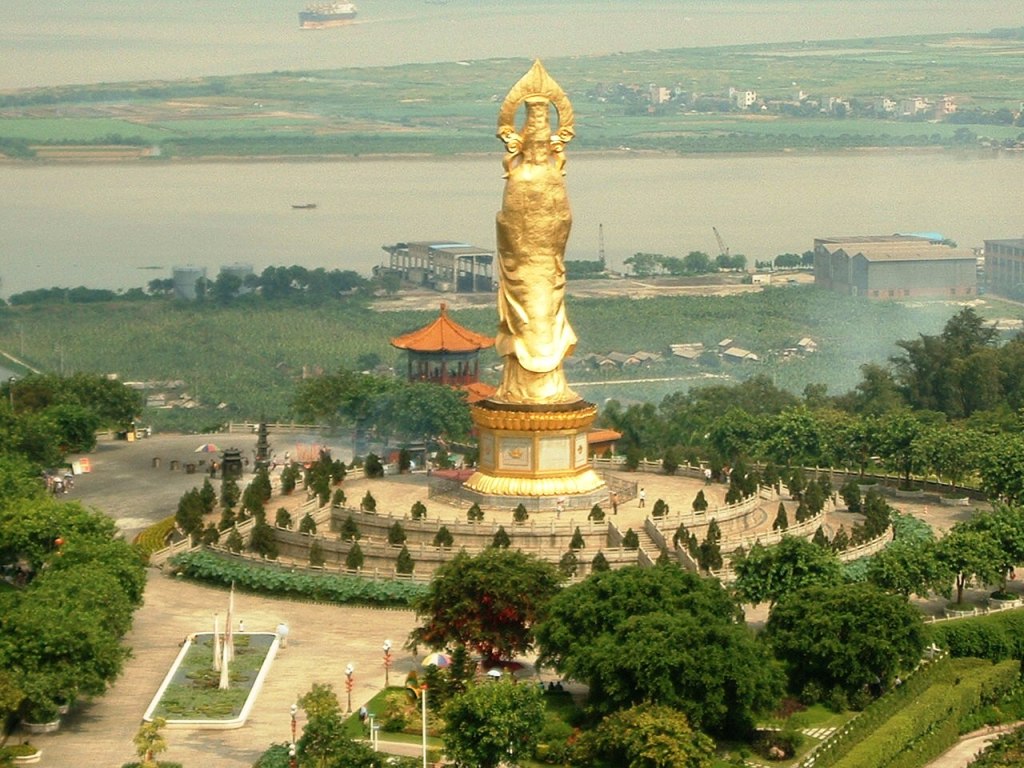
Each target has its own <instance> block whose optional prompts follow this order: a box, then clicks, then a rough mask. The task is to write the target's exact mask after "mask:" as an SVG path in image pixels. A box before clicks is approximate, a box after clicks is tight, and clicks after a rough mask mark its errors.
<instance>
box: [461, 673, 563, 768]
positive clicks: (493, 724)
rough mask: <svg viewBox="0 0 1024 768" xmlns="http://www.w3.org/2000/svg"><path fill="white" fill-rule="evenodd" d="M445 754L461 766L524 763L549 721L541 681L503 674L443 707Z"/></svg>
mask: <svg viewBox="0 0 1024 768" xmlns="http://www.w3.org/2000/svg"><path fill="white" fill-rule="evenodd" d="M443 715H444V721H445V729H444V734H443V736H442V738H443V740H444V748H445V755H446V756H447V757H448V758H449V759H450V760H452V761H453V762H454V763H455V765H456V766H457V768H498V766H500V765H509V766H514V765H519V761H520V759H521V758H523V757H527V756H529V755H530V754H532V752H533V747H534V745H535V744H536V741H537V736H538V733H539V732H540V728H541V725H542V724H543V722H544V697H543V694H542V693H541V691H540V689H539V688H538V687H537V686H535V685H526V684H518V683H516V681H514V680H512V679H511V678H507V677H505V678H502V679H500V680H496V681H488V682H483V683H478V684H476V685H471V686H470V687H469V688H468V689H466V691H464V692H463V693H460V694H458V695H456V696H454V697H453V698H452V699H451V700H450V701H449V702H448V703H447V704H446V705H445V707H444V710H443Z"/></svg>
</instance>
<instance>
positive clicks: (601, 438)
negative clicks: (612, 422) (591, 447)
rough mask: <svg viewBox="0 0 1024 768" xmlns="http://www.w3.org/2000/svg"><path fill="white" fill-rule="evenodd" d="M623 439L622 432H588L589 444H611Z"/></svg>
mask: <svg viewBox="0 0 1024 768" xmlns="http://www.w3.org/2000/svg"><path fill="white" fill-rule="evenodd" d="M620 437H622V433H621V432H616V431H615V430H614V429H592V430H590V431H589V432H587V442H588V443H611V442H614V441H616V440H618V439H619V438H620Z"/></svg>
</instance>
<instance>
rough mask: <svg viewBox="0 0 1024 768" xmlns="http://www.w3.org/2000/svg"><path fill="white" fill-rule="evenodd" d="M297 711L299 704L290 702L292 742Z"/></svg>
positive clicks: (293, 740) (293, 741)
mask: <svg viewBox="0 0 1024 768" xmlns="http://www.w3.org/2000/svg"><path fill="white" fill-rule="evenodd" d="M298 713H299V705H298V704H292V744H294V743H295V716H296V715H297V714H298Z"/></svg>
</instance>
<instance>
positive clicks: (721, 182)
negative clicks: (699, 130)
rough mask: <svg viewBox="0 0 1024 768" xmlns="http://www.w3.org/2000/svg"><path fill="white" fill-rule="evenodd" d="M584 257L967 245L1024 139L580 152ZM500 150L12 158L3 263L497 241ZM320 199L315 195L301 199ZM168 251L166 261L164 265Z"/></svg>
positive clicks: (61, 267)
mask: <svg viewBox="0 0 1024 768" xmlns="http://www.w3.org/2000/svg"><path fill="white" fill-rule="evenodd" d="M567 171H568V176H567V183H568V186H569V195H570V200H571V203H572V206H573V215H574V225H573V234H572V237H571V239H570V244H569V249H568V257H569V258H581V259H589V258H596V257H597V254H598V244H599V237H598V232H599V228H602V225H603V231H604V240H605V249H606V254H607V258H608V261H609V263H610V266H612V267H613V268H620V267H621V265H622V261H623V259H625V258H627V257H628V256H630V255H632V254H633V253H636V252H638V251H647V252H654V253H663V254H666V255H675V256H683V255H686V253H688V252H689V251H691V250H702V251H706V252H708V253H711V254H715V253H717V252H718V251H717V248H718V246H717V244H716V242H715V238H714V233H713V231H712V229H711V228H712V227H713V226H714V227H717V228H718V230H719V232H720V233H721V234H722V237H723V238H724V240H725V242H726V245H727V246H728V247H729V248H730V250H731V251H732V252H733V253H743V254H745V255H747V257H748V261H749V262H750V263H751V264H752V263H753V260H754V259H770V258H773V257H774V256H775V255H777V254H779V253H783V252H787V251H793V252H802V251H804V250H807V249H809V248H811V247H812V245H813V239H814V238H815V237H824V236H839V235H857V234H892V233H895V232H905V233H910V232H922V231H939V232H942V233H943V234H944V235H946V236H947V237H950V238H952V239H954V240H956V241H957V242H958V243H959V244H960V245H961V246H964V247H980V246H981V245H982V241H983V240H984V239H987V238H1008V237H1020V236H1021V235H1022V229H1024V220H1022V218H1021V201H1022V200H1024V156H1022V155H1021V154H1017V155H1007V154H991V155H989V154H971V155H958V154H954V153H941V152H905V153H889V152H885V153H871V152H868V153H850V154H823V155H795V156H764V157H746V156H743V157H714V158H703V157H701V158H692V157H638V156H636V155H633V154H631V153H626V152H623V153H622V154H621V155H580V154H575V155H574V154H571V152H570V155H569V165H568V166H567ZM502 185H503V181H502V179H501V165H500V154H495V156H493V157H467V158H458V159H449V160H404V161H389V160H379V161H378V160H348V161H340V162H308V163H301V162H299V163H278V162H266V163H235V164H215V163H196V164H182V165H177V164H170V165H157V166H143V165H128V164H125V165H116V164H115V165H97V166H40V167H33V166H16V165H15V166H12V165H7V166H0V199H2V200H3V201H4V203H3V205H2V206H0V254H2V261H0V277H2V278H3V280H4V285H3V290H4V293H6V294H8V295H9V294H11V293H16V292H18V291H22V290H26V289H28V288H35V287H40V286H47V287H48V286H53V285H60V286H67V287H73V286H76V285H86V286H90V287H111V288H115V287H119V288H129V287H134V286H142V285H145V284H146V283H147V282H149V281H150V280H152V279H154V278H158V277H159V278H163V277H170V275H171V268H172V267H174V266H179V265H185V264H195V265H198V266H205V267H207V268H209V269H210V271H211V277H212V276H213V275H214V274H216V271H217V269H218V268H219V267H220V266H221V265H223V264H230V263H233V262H246V263H251V264H252V265H253V266H254V267H255V268H256V269H257V270H259V269H262V268H263V267H265V266H267V265H271V264H284V265H287V264H302V265H305V266H311V267H315V266H323V267H326V268H329V269H331V268H339V269H355V270H357V271H360V272H364V273H365V272H367V271H368V270H369V269H370V268H371V267H372V266H373V265H375V264H380V263H382V262H383V259H384V258H385V257H386V254H384V252H383V251H382V250H381V246H382V245H385V244H391V243H396V242H401V241H407V240H435V239H436V240H449V241H462V242H469V243H472V244H475V245H478V246H481V247H488V248H493V247H494V214H495V212H496V211H497V210H498V208H499V207H500V205H501V191H502ZM307 201H308V202H315V203H317V208H316V209H315V210H293V209H292V207H291V206H292V204H296V203H303V202H307ZM153 267H155V268H156V269H150V268H153Z"/></svg>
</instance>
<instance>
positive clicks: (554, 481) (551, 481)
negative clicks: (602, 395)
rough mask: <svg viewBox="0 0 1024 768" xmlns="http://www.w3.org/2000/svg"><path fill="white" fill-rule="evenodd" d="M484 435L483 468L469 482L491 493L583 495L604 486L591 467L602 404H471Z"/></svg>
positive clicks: (479, 490)
mask: <svg viewBox="0 0 1024 768" xmlns="http://www.w3.org/2000/svg"><path fill="white" fill-rule="evenodd" d="M470 412H471V415H472V418H473V424H474V425H475V426H476V431H477V436H478V438H479V446H480V450H479V457H478V459H477V466H478V470H477V472H475V473H474V474H473V476H472V477H470V478H469V480H467V481H466V483H465V487H466V488H468V489H469V490H472V491H476V492H477V493H480V494H484V495H486V496H525V497H539V496H577V495H581V494H588V493H592V492H593V491H596V490H598V489H600V488H603V487H604V481H603V480H602V479H601V478H600V477H598V476H597V474H596V473H595V472H594V471H593V469H591V467H590V456H589V451H588V445H587V431H588V429H589V427H590V425H591V424H592V423H593V421H594V418H595V417H596V416H597V406H595V405H592V404H591V403H588V402H585V401H583V400H578V401H576V402H574V403H566V404H559V405H543V406H534V405H512V404H507V403H497V402H493V401H489V400H484V401H482V402H480V403H477V404H475V405H473V406H470Z"/></svg>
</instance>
